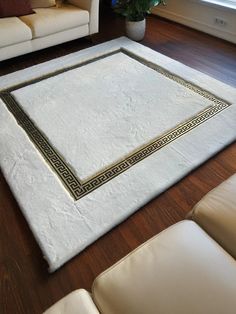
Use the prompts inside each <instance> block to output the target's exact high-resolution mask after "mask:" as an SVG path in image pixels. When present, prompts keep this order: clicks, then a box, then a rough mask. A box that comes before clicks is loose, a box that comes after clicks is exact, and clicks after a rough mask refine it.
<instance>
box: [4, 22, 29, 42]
mask: <svg viewBox="0 0 236 314" xmlns="http://www.w3.org/2000/svg"><path fill="white" fill-rule="evenodd" d="M31 39H32V33H31V30H30V28H29V27H28V26H27V25H25V24H24V23H23V22H22V21H21V20H19V19H18V18H17V17H5V18H2V19H0V47H5V46H10V45H14V44H17V43H20V42H24V41H28V40H31Z"/></svg>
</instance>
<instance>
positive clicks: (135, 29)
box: [126, 19, 146, 41]
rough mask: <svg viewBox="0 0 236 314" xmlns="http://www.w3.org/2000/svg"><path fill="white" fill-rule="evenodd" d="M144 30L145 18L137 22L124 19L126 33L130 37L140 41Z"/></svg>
mask: <svg viewBox="0 0 236 314" xmlns="http://www.w3.org/2000/svg"><path fill="white" fill-rule="evenodd" d="M145 30H146V19H143V20H142V21H138V22H131V21H128V20H126V34H127V36H128V37H129V38H130V39H133V40H135V41H140V40H142V39H143V37H144V35H145Z"/></svg>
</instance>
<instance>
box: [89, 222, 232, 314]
mask: <svg viewBox="0 0 236 314" xmlns="http://www.w3.org/2000/svg"><path fill="white" fill-rule="evenodd" d="M235 291H236V263H235V260H234V259H233V258H232V257H231V256H230V255H229V254H228V253H227V252H226V251H224V250H223V249H222V248H221V247H220V246H219V245H218V243H217V242H215V241H214V240H213V239H212V238H210V237H209V236H208V234H207V233H206V232H205V231H204V230H203V229H201V228H200V227H199V226H198V225H197V224H196V223H195V222H192V221H183V222H180V223H178V224H175V225H173V226H171V227H170V228H168V229H166V230H165V231H163V232H162V233H160V234H159V235H157V236H155V237H154V238H152V239H151V240H149V241H147V242H146V243H144V244H143V245H142V246H140V247H139V248H138V249H136V250H135V251H133V252H132V253H130V254H129V255H128V256H126V257H125V258H123V259H122V260H121V261H119V262H118V263H117V264H115V265H114V266H112V267H111V268H109V269H108V270H107V271H105V272H103V273H102V274H101V275H100V276H98V277H97V278H96V279H95V282H94V285H93V290H92V295H93V299H94V302H95V304H96V305H97V307H98V310H99V311H100V313H102V314H121V313H122V314H144V313H146V314H157V313H161V314H171V313H175V314H190V313H191V314H203V313H207V314H222V313H227V314H235V309H236V298H235Z"/></svg>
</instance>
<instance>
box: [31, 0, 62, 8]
mask: <svg viewBox="0 0 236 314" xmlns="http://www.w3.org/2000/svg"><path fill="white" fill-rule="evenodd" d="M30 3H31V8H32V9H36V8H49V7H53V6H54V5H56V0H30Z"/></svg>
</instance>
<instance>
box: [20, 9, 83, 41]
mask: <svg viewBox="0 0 236 314" xmlns="http://www.w3.org/2000/svg"><path fill="white" fill-rule="evenodd" d="M34 11H35V12H36V14H34V15H25V16H21V17H20V19H21V20H22V21H23V22H24V23H26V24H27V25H28V26H29V27H30V28H31V30H32V34H33V38H38V37H44V36H47V35H51V34H55V33H58V32H61V31H65V30H67V29H70V28H75V27H78V26H81V25H85V24H88V23H89V12H88V11H86V10H81V9H79V8H78V7H75V6H73V5H69V4H67V5H63V6H62V7H60V8H57V7H50V8H38V9H34Z"/></svg>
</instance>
